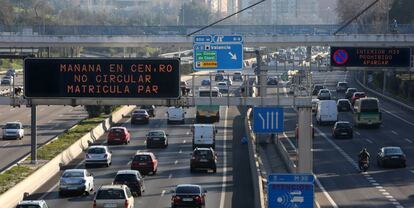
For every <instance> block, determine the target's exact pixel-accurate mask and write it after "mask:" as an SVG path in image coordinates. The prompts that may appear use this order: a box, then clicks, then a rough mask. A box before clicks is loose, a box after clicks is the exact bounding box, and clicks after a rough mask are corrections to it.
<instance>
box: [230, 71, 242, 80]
mask: <svg viewBox="0 0 414 208" xmlns="http://www.w3.org/2000/svg"><path fill="white" fill-rule="evenodd" d="M232 79H233V81H235V82H237V81H239V82H243V76H242V73H241V72H234V74H233V77H232Z"/></svg>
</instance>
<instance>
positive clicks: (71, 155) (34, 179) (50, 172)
mask: <svg viewBox="0 0 414 208" xmlns="http://www.w3.org/2000/svg"><path fill="white" fill-rule="evenodd" d="M134 108H135V106H124V107H122V108H121V109H119V110H118V111H116V112H114V113H113V114H112V115H111V116H110V117H109V118H107V119H105V120H104V121H103V122H102V123H101V124H99V125H98V126H96V127H95V128H94V129H93V130H91V131H90V132H89V133H88V134H86V135H84V136H83V137H82V138H80V139H79V140H78V141H77V142H75V143H74V144H72V145H71V146H70V147H69V148H67V149H66V150H65V151H63V152H62V153H60V154H59V155H57V156H56V157H55V158H53V159H52V160H50V161H49V162H47V163H46V164H45V165H43V166H42V167H40V168H39V169H38V170H36V171H35V172H34V173H32V174H31V175H30V176H29V177H27V178H26V179H24V180H23V181H21V182H20V183H18V184H17V185H16V186H14V187H13V188H11V189H9V190H8V191H7V192H5V193H3V194H2V195H0V204H1V207H3V208H9V207H10V208H12V207H15V206H16V204H17V203H18V202H19V201H21V200H22V199H23V194H24V193H25V192H27V193H33V192H34V191H36V189H38V188H40V187H41V186H42V185H43V184H45V183H46V182H47V181H48V180H49V179H50V178H51V177H53V176H54V175H55V174H57V173H59V171H60V166H61V165H66V164H68V163H69V162H71V161H72V160H73V159H75V158H76V157H78V156H79V155H80V154H81V153H82V152H83V151H84V150H85V149H86V148H87V147H88V141H92V142H93V141H95V140H97V139H98V138H99V137H101V136H102V135H103V134H104V133H105V132H106V131H107V130H108V129H109V128H110V127H111V125H113V124H114V123H117V122H119V121H121V119H122V118H123V117H124V115H127V114H129V113H130V112H131V111H132V110H133V109H134Z"/></svg>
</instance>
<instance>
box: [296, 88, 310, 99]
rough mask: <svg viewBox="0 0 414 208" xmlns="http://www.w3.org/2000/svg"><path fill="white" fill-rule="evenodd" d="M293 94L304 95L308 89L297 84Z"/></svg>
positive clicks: (306, 94)
mask: <svg viewBox="0 0 414 208" xmlns="http://www.w3.org/2000/svg"><path fill="white" fill-rule="evenodd" d="M293 94H294V95H295V96H300V97H306V96H308V91H307V90H306V88H305V87H303V86H299V87H296V90H295V92H294V93H293Z"/></svg>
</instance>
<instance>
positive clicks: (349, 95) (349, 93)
mask: <svg viewBox="0 0 414 208" xmlns="http://www.w3.org/2000/svg"><path fill="white" fill-rule="evenodd" d="M357 91H358V90H357V88H348V89H347V90H346V91H345V99H348V100H351V98H352V95H354V92H357Z"/></svg>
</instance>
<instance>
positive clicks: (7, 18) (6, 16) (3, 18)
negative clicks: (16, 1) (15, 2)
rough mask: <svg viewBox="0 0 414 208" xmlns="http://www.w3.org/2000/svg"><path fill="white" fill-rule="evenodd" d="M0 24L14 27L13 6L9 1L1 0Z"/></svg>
mask: <svg viewBox="0 0 414 208" xmlns="http://www.w3.org/2000/svg"><path fill="white" fill-rule="evenodd" d="M0 5H1V6H0V24H2V25H12V24H13V21H14V19H13V17H14V16H15V15H14V13H13V6H12V5H11V4H10V2H9V0H0Z"/></svg>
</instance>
